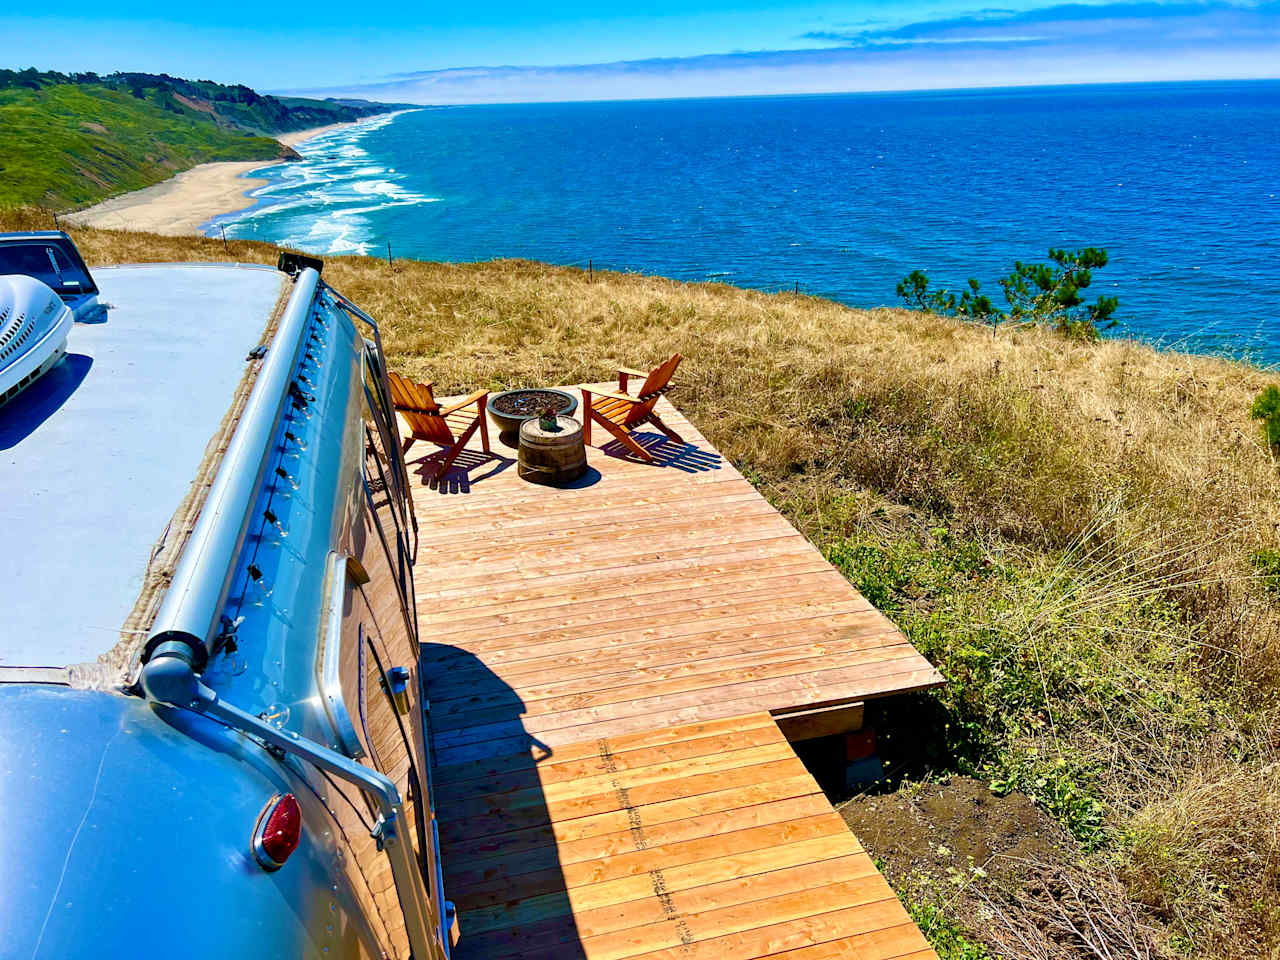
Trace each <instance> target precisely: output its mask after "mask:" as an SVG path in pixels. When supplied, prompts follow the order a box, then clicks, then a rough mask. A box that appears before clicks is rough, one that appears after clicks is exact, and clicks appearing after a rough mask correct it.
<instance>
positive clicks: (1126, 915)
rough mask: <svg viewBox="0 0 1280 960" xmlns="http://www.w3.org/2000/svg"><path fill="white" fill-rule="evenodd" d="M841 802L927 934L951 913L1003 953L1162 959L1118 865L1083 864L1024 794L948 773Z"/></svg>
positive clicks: (1039, 959) (1027, 958)
mask: <svg viewBox="0 0 1280 960" xmlns="http://www.w3.org/2000/svg"><path fill="white" fill-rule="evenodd" d="M838 809H839V810H840V813H841V815H842V816H843V817H844V819H845V822H846V823H848V824H849V827H850V828H851V829H852V830H853V832H854V833H855V834H857V836H858V838H859V840H861V841H862V844H863V845H864V846H865V847H866V848H867V850H868V851H869V852H870V853H871V855H872V856H873V857H874V858H875V859H876V861H877V863H878V864H879V865H880V866H881V868H882V870H883V871H884V873H885V876H886V877H888V879H889V880H890V881H891V882H892V883H893V885H894V887H895V888H896V889H897V890H898V891H899V892H900V893H901V894H902V895H904V897H905V898H906V899H908V900H909V901H912V902H914V903H916V904H924V905H926V907H927V908H926V910H925V912H924V913H923V915H922V916H920V917H917V919H919V920H921V926H922V928H923V929H924V931H925V934H926V935H929V934H931V933H933V931H932V930H931V929H930V925H931V923H934V922H936V921H937V920H938V919H940V918H942V917H949V918H958V919H959V920H960V925H961V926H962V927H963V928H964V929H965V931H966V932H967V933H968V934H969V935H970V936H971V937H972V939H973V940H974V941H977V942H978V943H981V944H982V945H983V946H985V947H986V948H987V949H988V950H989V951H990V952H989V956H991V957H993V958H994V957H1001V958H1004V960H1102V958H1108V960H1110V958H1118V957H1125V958H1130V960H1162V958H1165V957H1167V956H1168V953H1167V952H1166V951H1165V950H1164V948H1163V945H1162V944H1163V940H1162V938H1161V937H1160V936H1159V934H1158V933H1157V931H1156V928H1155V927H1154V925H1153V924H1152V923H1151V921H1150V918H1149V917H1148V916H1147V914H1146V912H1145V911H1144V910H1143V909H1142V908H1141V907H1139V906H1138V905H1137V904H1135V903H1134V902H1133V901H1132V900H1131V899H1130V898H1129V896H1128V895H1127V894H1126V892H1125V888H1124V885H1123V884H1122V883H1121V882H1120V880H1119V879H1118V878H1117V877H1116V875H1115V873H1114V872H1113V871H1112V870H1111V869H1110V868H1109V867H1107V866H1106V865H1105V864H1103V863H1100V862H1091V863H1087V864H1085V863H1084V862H1083V857H1082V854H1081V852H1080V850H1079V848H1078V847H1077V845H1076V844H1075V842H1074V841H1073V840H1072V838H1071V837H1070V835H1069V834H1067V832H1066V831H1065V830H1064V829H1063V828H1062V827H1061V826H1059V825H1058V824H1057V823H1056V822H1055V821H1054V820H1052V819H1050V818H1049V817H1048V816H1047V815H1046V814H1045V813H1044V811H1042V810H1041V809H1040V808H1039V807H1037V806H1036V805H1035V804H1034V803H1033V802H1032V801H1031V800H1030V799H1029V798H1028V797H1026V796H1024V795H1022V794H1019V793H1010V794H1008V795H1007V796H1003V797H1000V796H996V795H995V794H993V793H992V792H991V790H990V788H989V787H988V786H987V785H986V784H985V783H983V782H982V781H980V780H975V779H973V778H971V777H952V778H951V780H950V781H948V782H947V783H942V784H939V783H925V784H907V785H905V786H903V787H901V788H900V789H898V790H896V791H894V792H892V793H884V794H878V795H868V794H864V795H861V796H857V797H854V798H853V799H852V800H849V801H847V802H846V803H844V804H841V805H840V806H839V808H838ZM962 955H963V956H965V957H971V956H973V954H971V953H964V954H962Z"/></svg>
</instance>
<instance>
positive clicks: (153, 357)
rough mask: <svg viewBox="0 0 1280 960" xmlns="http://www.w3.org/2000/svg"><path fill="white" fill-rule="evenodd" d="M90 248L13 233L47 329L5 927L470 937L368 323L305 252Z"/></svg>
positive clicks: (19, 462) (0, 833)
mask: <svg viewBox="0 0 1280 960" xmlns="http://www.w3.org/2000/svg"><path fill="white" fill-rule="evenodd" d="M18 247H22V248H23V249H22V250H21V251H20V252H19V253H14V252H12V251H14V250H16V249H17V248H18ZM6 248H7V249H8V250H9V251H10V253H9V254H8V255H7V256H6V253H5V251H6ZM43 248H49V249H52V250H53V251H54V252H53V253H49V252H48V250H47V249H43ZM73 254H74V247H73V246H71V243H70V240H69V239H68V238H67V237H66V236H65V235H64V234H35V235H32V234H27V235H20V236H12V235H11V236H5V237H0V267H4V266H5V265H6V264H8V269H7V270H2V269H0V273H9V274H17V275H19V276H18V278H17V279H13V280H9V281H7V282H6V281H4V280H3V278H0V312H2V311H4V310H6V309H7V310H8V314H7V319H6V320H5V321H3V322H4V323H8V324H9V326H8V327H5V328H4V329H9V327H12V326H14V324H13V323H12V322H11V321H12V320H13V317H14V316H16V314H17V312H19V311H20V310H23V309H25V308H24V307H23V306H22V305H23V304H27V305H32V304H34V305H35V307H36V308H38V309H40V310H45V311H46V312H47V313H49V315H50V316H48V317H44V318H43V319H41V321H40V322H41V323H43V324H44V325H45V327H42V328H41V329H45V328H47V330H49V331H52V333H51V334H50V336H51V337H52V340H51V341H50V342H51V343H52V344H53V346H52V348H51V350H50V352H49V353H47V354H46V355H44V356H42V357H35V358H31V357H28V359H27V360H26V361H24V365H23V367H22V373H21V375H20V376H16V375H15V377H14V378H13V379H14V380H15V382H16V381H17V380H18V379H22V378H25V377H27V375H28V373H30V372H32V371H35V370H39V373H38V374H37V375H36V376H34V377H30V378H29V379H27V381H26V382H25V383H24V384H23V386H22V388H21V389H20V390H16V391H14V392H13V393H12V394H10V395H9V396H8V397H7V399H6V400H5V401H4V402H3V403H2V404H0V516H2V517H3V531H4V544H5V548H4V551H3V555H2V559H0V609H2V610H3V627H2V628H0V631H2V632H0V760H2V761H3V778H2V779H0V793H2V795H3V799H2V801H0V810H3V826H2V827H0V863H3V864H4V866H3V879H2V880H0V912H2V914H3V920H2V921H0V928H2V929H3V930H4V936H3V937H0V956H3V957H23V958H43V957H49V958H72V957H97V956H124V955H128V956H180V957H183V958H196V957H209V958H213V957H218V958H225V957H234V958H251V957H252V958H256V957H272V958H274V957H281V958H284V957H290V958H293V957H331V958H339V957H340V958H348V957H384V956H385V957H397V958H400V957H408V956H413V957H415V958H417V960H439V958H444V957H447V956H448V955H449V951H450V949H451V947H450V928H451V926H452V915H451V914H452V910H451V907H450V905H449V904H448V903H447V902H446V900H445V898H444V893H443V891H442V889H441V886H442V881H441V872H440V867H439V862H438V856H437V841H436V830H435V823H434V813H433V810H432V805H431V796H432V794H431V784H430V782H429V778H430V764H429V762H428V753H427V749H428V744H427V742H426V734H425V725H424V717H423V710H424V707H425V701H424V698H423V696H422V692H421V689H420V685H419V679H418V665H417V626H416V621H415V614H414V602H413V582H412V578H411V575H410V574H411V565H412V561H413V556H414V551H415V547H416V531H415V521H414V517H413V513H412V505H411V502H410V499H409V497H408V496H407V476H406V472H405V467H404V462H403V460H402V458H401V456H400V452H399V445H398V443H397V436H396V430H395V424H394V422H393V415H392V413H391V406H390V403H389V394H388V390H387V382H386V370H385V366H384V359H383V356H382V350H381V343H380V338H379V334H378V328H377V325H376V324H375V323H374V321H373V320H371V319H370V318H369V317H368V316H367V315H366V314H364V313H363V312H362V311H361V310H360V309H359V308H357V307H356V306H355V305H354V304H352V303H351V302H349V301H348V300H347V299H345V298H344V297H343V296H342V295H341V294H339V293H338V292H336V291H335V290H333V289H332V288H330V287H329V286H328V285H326V284H325V282H324V281H323V280H322V279H321V276H320V268H321V264H320V263H319V262H318V261H310V260H308V259H307V258H300V257H292V256H289V255H285V256H283V257H282V258H281V263H280V269H276V270H273V269H270V268H267V267H262V266H255V265H234V264H165V265H140V266H122V267H112V268H106V269H98V270H95V271H94V275H93V276H92V277H90V276H89V272H88V270H87V269H86V268H84V265H83V262H82V261H80V259H79V256H78V255H75V256H74V257H73V256H72V255H73ZM59 257H62V258H63V259H62V260H59V259H58V258H59ZM28 261H29V262H30V263H33V264H35V265H36V267H38V268H39V269H38V270H25V269H22V267H21V264H23V263H26V262H28ZM60 266H61V267H65V268H66V269H65V271H64V272H63V274H62V275H61V280H63V281H74V282H72V283H70V285H67V284H65V283H64V284H63V285H62V286H63V288H62V289H58V287H57V286H55V285H54V283H50V281H51V280H53V281H58V280H59V272H58V270H57V269H55V268H58V267H60ZM71 273H74V274H75V275H74V276H68V274H71ZM33 284H34V285H33ZM90 288H92V290H90ZM88 296H93V297H95V298H97V300H96V302H95V304H94V307H95V309H94V310H92V311H89V312H87V313H86V312H85V311H80V316H78V317H77V316H76V313H77V308H78V307H79V306H80V301H79V300H78V299H77V298H81V297H88ZM59 300H61V301H63V303H64V304H65V306H66V309H65V310H64V309H61V308H60V307H59V308H55V307H54V304H55V303H57V302H58V301H59ZM102 307H105V312H104V310H103V309H102ZM72 318H75V320H76V322H74V323H73V322H72ZM24 322H26V321H24ZM28 326H29V327H30V326H31V324H28ZM24 329H25V328H24ZM33 337H35V334H32V335H31V337H29V338H28V339H29V340H31V342H34V340H32V339H31V338H33ZM25 342H27V341H26V340H24V343H25ZM3 369H4V367H3V366H0V372H2V371H3Z"/></svg>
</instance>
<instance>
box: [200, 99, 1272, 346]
mask: <svg viewBox="0 0 1280 960" xmlns="http://www.w3.org/2000/svg"><path fill="white" fill-rule="evenodd" d="M297 149H298V152H299V153H301V154H302V155H303V160H302V161H301V162H293V163H287V164H279V165H276V166H273V167H270V168H267V169H266V170H265V171H261V172H260V173H259V174H257V175H258V176H261V177H264V178H265V179H267V180H268V181H269V182H268V184H267V185H266V186H264V187H261V188H260V189H258V190H256V191H255V192H254V196H255V198H256V201H257V202H256V203H255V205H254V206H253V207H250V208H248V209H247V210H244V211H241V212H239V213H237V214H233V215H230V216H227V217H222V218H219V219H218V220H216V221H213V222H212V223H211V224H210V225H208V227H207V230H208V231H209V232H211V233H216V232H217V231H218V229H220V228H222V227H225V229H226V233H227V235H228V236H234V237H247V238H253V239H259V240H267V241H271V242H274V243H278V244H282V245H290V246H294V247H298V248H301V249H303V250H306V251H309V252H313V253H316V254H320V255H324V254H345V253H363V254H370V255H374V256H385V255H386V253H387V246H388V244H389V245H390V250H391V253H392V255H393V256H395V257H412V258H418V259H430V260H448V261H469V260H489V259H493V258H497V257H527V258H531V259H536V260H545V261H548V262H551V263H557V264H572V265H580V266H584V267H585V266H586V265H587V264H588V263H589V262H590V263H592V264H593V265H594V266H595V268H597V269H606V270H634V271H640V272H643V273H651V274H660V275H663V276H669V277H675V278H678V279H681V280H690V281H704V282H705V281H713V282H724V283H731V284H735V285H738V286H743V287H752V288H758V289H764V290H779V289H795V287H796V286H797V285H798V286H799V288H800V290H801V291H802V292H806V293H811V294H817V295H820V296H825V297H831V298H833V299H836V300H839V301H842V302H844V303H847V304H850V305H852V306H858V307H873V306H879V305H885V304H893V303H896V302H897V298H896V295H895V292H894V288H895V286H896V285H897V283H898V281H899V280H901V279H902V277H903V276H904V275H905V274H907V273H909V272H910V271H911V270H913V269H917V268H919V269H923V270H926V271H927V272H928V274H929V276H930V278H931V282H932V285H933V286H934V287H938V286H945V287H949V288H952V289H955V288H958V287H960V286H962V285H963V284H964V283H965V281H966V279H967V278H968V277H970V276H975V277H978V278H979V279H980V280H982V281H983V285H984V292H987V293H990V294H991V295H992V296H993V299H995V300H996V302H997V303H1002V302H1003V301H1002V297H1001V296H1000V289H999V286H998V284H997V282H996V281H997V280H998V278H999V277H1001V276H1004V275H1005V274H1007V273H1008V272H1009V271H1010V270H1011V269H1012V265H1013V262H1014V261H1015V260H1022V261H1036V260H1041V259H1044V258H1045V256H1046V254H1047V252H1048V250H1049V248H1050V247H1068V248H1074V247H1082V246H1099V247H1105V248H1106V249H1107V250H1108V251H1109V253H1110V257H1111V261H1110V264H1109V265H1108V266H1107V267H1106V268H1104V269H1102V270H1099V271H1097V272H1096V273H1095V279H1094V284H1093V286H1092V287H1091V288H1090V291H1089V293H1090V294H1091V296H1090V299H1092V298H1093V296H1096V295H1097V294H1099V293H1102V294H1114V295H1115V296H1117V297H1119V300H1120V307H1119V310H1118V311H1117V313H1116V317H1117V318H1118V319H1119V320H1120V325H1119V326H1118V327H1117V328H1116V329H1115V330H1114V331H1113V333H1114V334H1118V335H1122V336H1130V337H1138V338H1141V339H1144V340H1148V341H1151V342H1154V343H1157V344H1161V345H1164V346H1167V347H1171V348H1176V349H1182V350H1190V351H1195V352H1202V353H1217V354H1225V355H1229V356H1235V357H1243V358H1247V359H1250V360H1253V361H1254V362H1258V363H1263V364H1267V365H1274V364H1280V81H1250V82H1204V83H1177V84H1126V85H1106V86H1077V87H1043V88H1019V89H1001V90H963V91H942V92H927V93H886V94H848V95H823V96H787V97H750V98H733V99H714V100H667V101H632V102H608V103H557V104H521V105H500V106H465V107H428V108H423V109H420V110H414V111H411V112H405V113H400V114H398V115H395V116H392V117H383V118H378V119H375V120H373V121H371V122H367V123H365V124H361V125H358V126H356V127H350V128H346V129H343V130H339V131H336V132H334V133H330V134H327V135H323V136H320V137H317V138H315V139H312V140H310V141H307V142H305V143H303V144H302V145H301V146H299V147H298V148H297Z"/></svg>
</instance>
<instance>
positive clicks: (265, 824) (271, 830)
mask: <svg viewBox="0 0 1280 960" xmlns="http://www.w3.org/2000/svg"><path fill="white" fill-rule="evenodd" d="M301 837H302V808H301V807H299V806H298V798H297V797H295V796H294V795H293V794H292V793H286V794H284V795H283V796H280V795H279V794H277V795H276V796H274V797H272V798H271V800H270V801H269V802H268V803H267V805H266V806H265V807H263V808H262V813H260V814H258V825H257V827H256V828H255V829H254V831H253V856H254V859H256V860H257V861H258V863H259V865H260V866H261V867H262V869H263V870H279V869H280V868H281V867H283V866H284V862H285V861H286V860H288V859H289V855H290V854H291V853H293V851H294V850H296V849H298V840H299V839H301Z"/></svg>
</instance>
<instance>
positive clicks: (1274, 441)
mask: <svg viewBox="0 0 1280 960" xmlns="http://www.w3.org/2000/svg"><path fill="white" fill-rule="evenodd" d="M1249 416H1250V417H1252V418H1253V419H1254V420H1261V421H1262V436H1263V439H1265V440H1266V441H1267V446H1268V447H1270V448H1271V449H1272V450H1277V451H1280V387H1276V386H1275V385H1274V384H1272V385H1270V386H1268V387H1267V388H1266V389H1265V390H1263V391H1262V392H1261V393H1260V394H1258V396H1257V399H1255V400H1254V401H1253V406H1252V407H1250V408H1249Z"/></svg>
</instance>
